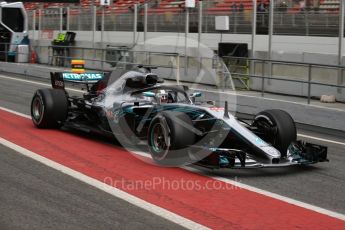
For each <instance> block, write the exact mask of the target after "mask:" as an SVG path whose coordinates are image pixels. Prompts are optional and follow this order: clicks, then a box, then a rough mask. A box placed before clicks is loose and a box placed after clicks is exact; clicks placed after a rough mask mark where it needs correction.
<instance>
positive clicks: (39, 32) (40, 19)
mask: <svg viewBox="0 0 345 230" xmlns="http://www.w3.org/2000/svg"><path fill="white" fill-rule="evenodd" d="M41 29H42V9H38V39H37V40H39V39H40V38H41Z"/></svg>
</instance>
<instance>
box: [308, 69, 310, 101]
mask: <svg viewBox="0 0 345 230" xmlns="http://www.w3.org/2000/svg"><path fill="white" fill-rule="evenodd" d="M310 98H311V65H310V64H308V105H309V104H310Z"/></svg>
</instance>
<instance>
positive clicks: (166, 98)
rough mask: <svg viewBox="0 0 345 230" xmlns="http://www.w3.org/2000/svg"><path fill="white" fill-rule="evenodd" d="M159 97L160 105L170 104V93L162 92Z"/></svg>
mask: <svg viewBox="0 0 345 230" xmlns="http://www.w3.org/2000/svg"><path fill="white" fill-rule="evenodd" d="M157 96H158V99H159V103H160V104H167V103H169V95H168V93H166V92H165V90H161V91H160V92H159V93H158V95H157Z"/></svg>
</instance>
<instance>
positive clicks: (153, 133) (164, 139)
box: [147, 111, 195, 166]
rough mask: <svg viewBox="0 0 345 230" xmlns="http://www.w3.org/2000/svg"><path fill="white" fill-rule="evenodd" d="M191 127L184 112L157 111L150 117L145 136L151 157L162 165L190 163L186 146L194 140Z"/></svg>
mask: <svg viewBox="0 0 345 230" xmlns="http://www.w3.org/2000/svg"><path fill="white" fill-rule="evenodd" d="M193 129H194V127H193V123H192V120H191V119H190V117H189V116H188V115H187V114H185V113H181V112H175V111H165V112H161V113H159V114H158V115H157V116H155V117H154V118H153V119H152V121H151V124H150V127H149V130H148V136H147V140H148V147H149V151H150V154H151V156H152V159H153V160H154V161H155V162H156V163H157V164H159V165H164V166H181V165H185V164H188V163H190V158H189V154H188V147H189V146H190V145H193V144H194V142H195V134H194V132H193V131H192V130H193Z"/></svg>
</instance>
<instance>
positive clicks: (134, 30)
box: [133, 4, 138, 46]
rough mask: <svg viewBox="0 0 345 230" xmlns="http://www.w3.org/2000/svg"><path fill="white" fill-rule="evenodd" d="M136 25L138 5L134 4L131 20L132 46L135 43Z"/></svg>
mask: <svg viewBox="0 0 345 230" xmlns="http://www.w3.org/2000/svg"><path fill="white" fill-rule="evenodd" d="M137 25H138V4H134V18H133V46H135V44H136V43H137Z"/></svg>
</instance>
